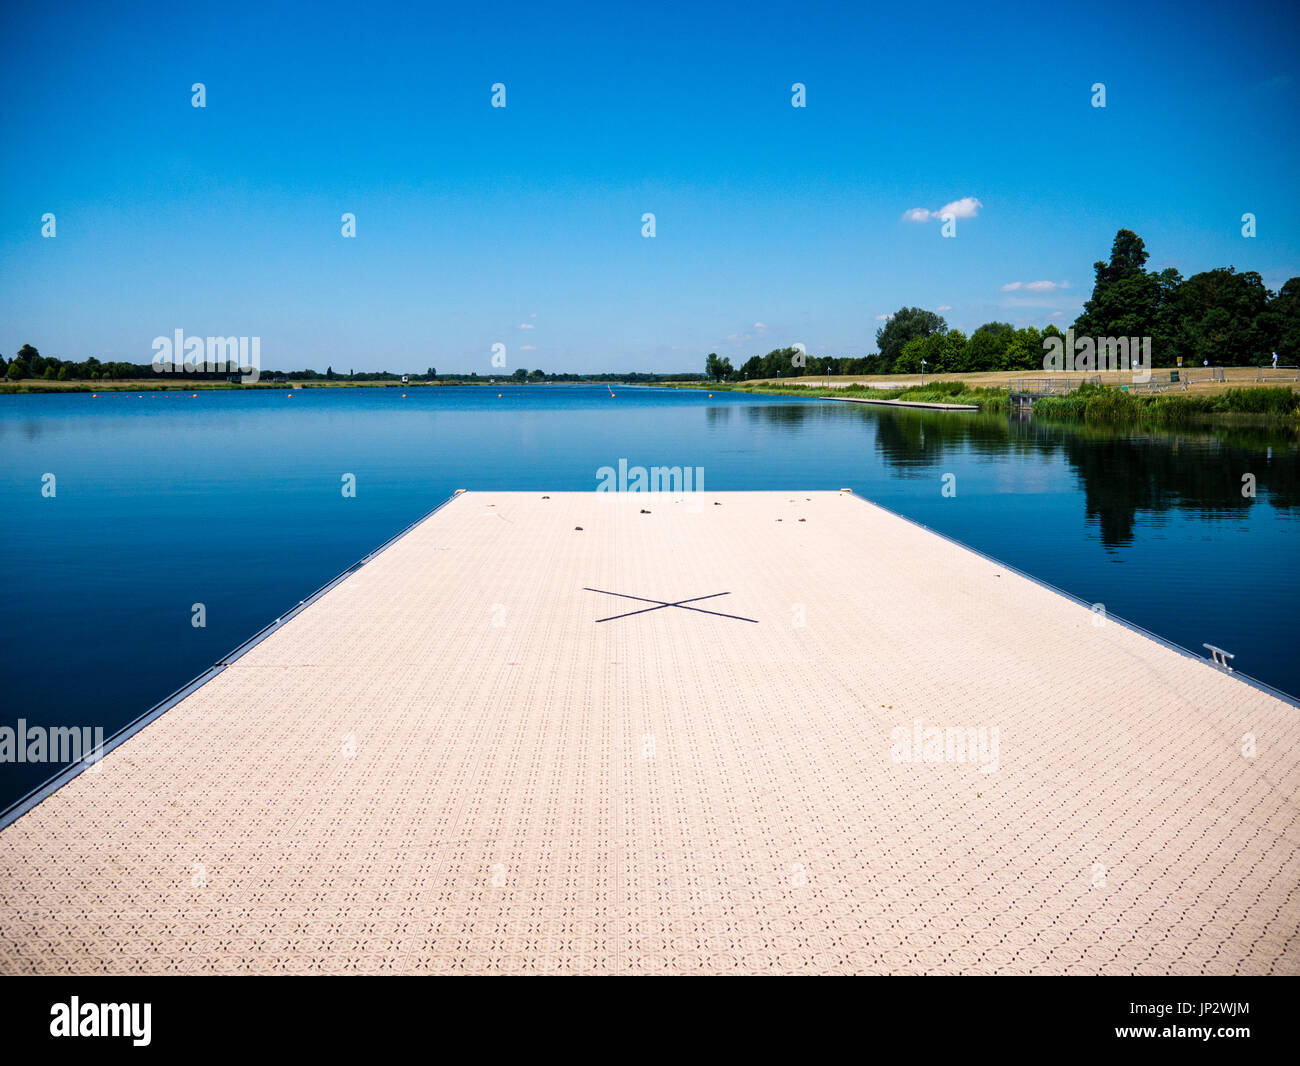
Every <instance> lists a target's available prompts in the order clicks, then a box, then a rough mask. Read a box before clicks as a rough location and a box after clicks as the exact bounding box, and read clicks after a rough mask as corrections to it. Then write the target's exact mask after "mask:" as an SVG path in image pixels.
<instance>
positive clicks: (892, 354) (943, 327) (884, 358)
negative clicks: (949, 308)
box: [876, 307, 948, 374]
mask: <svg viewBox="0 0 1300 1066" xmlns="http://www.w3.org/2000/svg"><path fill="white" fill-rule="evenodd" d="M947 329H948V323H947V322H945V321H944V318H943V315H939V314H935V312H933V311H927V310H925V309H924V308H922V307H900V308H899V309H898V310H897V311H896V312H894V316H893V317H892V318H891V319H890V320H889V321H888V322H886V323H885V324H884V325H883V326H881V327H880V328H879V329H878V330H876V347H877V348H878V349H879V350H880V361H881V363H882V364H883V366H884V373H886V374H887V373H890V372H891V371H892V369H893V366H894V361H895V360H896V359H897V358H898V357H899V356H900V355H902V354H903V346H904V345H906V344H907V342H908V341H910V340H912V339H913V338H916V337H929V336H930V335H931V334H934V333H944V332H946V331H947Z"/></svg>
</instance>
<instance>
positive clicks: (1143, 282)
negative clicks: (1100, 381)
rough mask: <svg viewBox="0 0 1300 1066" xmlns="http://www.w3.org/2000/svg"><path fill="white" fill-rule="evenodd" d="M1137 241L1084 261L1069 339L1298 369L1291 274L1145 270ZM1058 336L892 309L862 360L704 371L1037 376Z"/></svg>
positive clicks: (787, 358) (1199, 359) (776, 355)
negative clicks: (1273, 281)
mask: <svg viewBox="0 0 1300 1066" xmlns="http://www.w3.org/2000/svg"><path fill="white" fill-rule="evenodd" d="M1147 259H1148V254H1147V250H1146V245H1145V243H1144V242H1143V240H1142V238H1141V237H1139V236H1138V235H1137V234H1136V233H1134V232H1133V231H1132V230H1128V229H1122V230H1120V231H1119V232H1118V233H1117V234H1116V235H1115V240H1114V242H1113V243H1112V245H1111V252H1110V259H1109V260H1107V261H1100V260H1099V261H1098V262H1096V263H1094V264H1093V273H1094V282H1093V289H1092V296H1091V298H1090V299H1089V300H1088V301H1087V302H1086V303H1085V304H1084V306H1083V311H1082V313H1081V314H1080V315H1079V317H1078V318H1076V319H1075V321H1074V324H1073V326H1072V327H1071V328H1072V329H1073V330H1074V333H1075V336H1077V337H1150V338H1151V347H1152V363H1153V365H1154V366H1157V367H1172V366H1177V365H1178V360H1179V358H1180V357H1181V359H1182V360H1183V362H1184V364H1185V365H1192V366H1200V365H1201V364H1202V363H1204V362H1207V361H1208V362H1209V363H1210V364H1212V365H1219V366H1265V365H1269V364H1271V363H1272V358H1273V352H1277V354H1278V361H1279V363H1281V364H1284V365H1292V366H1294V365H1300V277H1297V278H1291V279H1290V280H1289V281H1287V282H1286V283H1285V284H1284V285H1283V286H1282V288H1281V289H1280V290H1279V291H1278V292H1276V293H1274V292H1272V291H1271V290H1269V289H1268V288H1267V287H1266V286H1265V285H1264V282H1263V279H1262V278H1261V277H1260V275H1259V274H1258V273H1256V272H1255V271H1244V272H1241V273H1238V272H1237V271H1236V269H1235V268H1233V267H1217V268H1215V269H1214V270H1206V271H1203V272H1201V273H1199V274H1193V275H1192V276H1191V277H1189V278H1184V277H1183V276H1182V275H1181V274H1180V273H1179V272H1178V271H1177V270H1176V269H1174V268H1172V267H1171V268H1168V269H1165V270H1161V271H1149V270H1147V269H1146V264H1147ZM1050 336H1056V337H1063V336H1064V334H1063V333H1062V331H1061V330H1060V329H1059V328H1058V327H1057V326H1055V325H1048V326H1046V327H1045V328H1044V329H1042V330H1039V329H1037V328H1035V327H1033V326H1027V327H1023V328H1021V329H1016V328H1015V327H1014V326H1012V325H1011V323H1009V322H986V323H984V325H982V326H980V327H979V328H978V329H976V330H975V331H974V332H973V333H971V334H970V335H969V336H967V335H966V334H965V333H963V332H962V331H961V330H959V329H949V328H948V323H947V322H946V321H945V320H944V317H943V316H942V315H940V314H938V313H937V312H934V311H928V310H926V309H925V308H921V307H900V308H899V309H898V311H896V312H895V313H894V314H893V315H892V316H890V318H889V320H888V321H887V322H886V323H885V324H884V325H883V326H881V327H880V328H879V329H878V330H877V331H876V348H877V351H876V352H874V353H873V354H871V355H867V356H830V355H819V356H814V355H804V354H803V353H802V352H801V351H800V350H799V349H796V348H777V349H775V350H773V351H770V352H768V353H767V354H766V355H755V356H753V357H751V358H750V359H749V360H747V361H746V362H745V363H743V364H742V365H741V366H740V367H738V368H737V367H733V366H732V364H731V360H730V359H729V358H725V357H724V358H719V357H718V355H717V353H716V352H715V353H710V355H709V356H708V358H707V359H706V360H705V365H704V370H705V374H706V375H707V376H708V377H709V378H711V379H712V380H714V381H752V380H754V379H756V378H775V377H792V376H798V375H801V374H914V373H917V372H918V371H920V370H921V369H922V362H921V361H922V360H924V361H925V364H924V369H925V370H926V371H928V372H931V373H963V372H974V371H985V370H1042V368H1043V355H1044V351H1043V339H1044V338H1045V337H1050Z"/></svg>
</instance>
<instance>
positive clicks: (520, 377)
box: [510, 366, 528, 385]
mask: <svg viewBox="0 0 1300 1066" xmlns="http://www.w3.org/2000/svg"><path fill="white" fill-rule="evenodd" d="M510 376H511V377H512V378H513V379H514V380H515V381H517V382H519V383H520V384H521V385H522V384H523V383H524V382H525V381H527V380H528V371H527V370H525V369H524V368H523V367H522V366H521V367H520V368H519V369H518V370H516V371H515V372H514V373H513V374H511V375H510Z"/></svg>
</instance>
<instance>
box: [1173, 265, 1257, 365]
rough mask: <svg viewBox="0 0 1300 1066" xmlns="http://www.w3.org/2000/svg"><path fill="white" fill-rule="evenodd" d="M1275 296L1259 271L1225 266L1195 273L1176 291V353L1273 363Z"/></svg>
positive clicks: (1227, 362) (1187, 356) (1218, 360)
mask: <svg viewBox="0 0 1300 1066" xmlns="http://www.w3.org/2000/svg"><path fill="white" fill-rule="evenodd" d="M1271 295H1272V294H1271V293H1270V292H1269V291H1268V289H1266V288H1265V287H1264V281H1263V279H1262V278H1261V277H1260V276H1259V275H1258V274H1257V273H1255V272H1254V271H1253V270H1247V271H1244V272H1242V273H1240V274H1238V273H1237V272H1236V270H1234V269H1233V268H1232V267H1219V268H1217V269H1215V270H1206V271H1203V272H1201V273H1200V274H1193V275H1192V276H1191V277H1190V278H1188V279H1187V280H1186V281H1185V282H1183V283H1182V285H1180V286H1179V287H1178V289H1177V291H1176V292H1175V293H1174V294H1173V296H1172V300H1171V305H1170V314H1169V316H1168V319H1169V322H1170V324H1171V325H1172V327H1173V336H1172V340H1173V354H1175V355H1181V356H1182V357H1183V358H1184V359H1190V360H1191V362H1192V364H1193V365H1199V364H1200V363H1202V362H1203V361H1205V360H1209V362H1211V363H1219V364H1224V365H1228V366H1246V365H1250V364H1260V363H1263V362H1264V361H1265V360H1267V361H1269V362H1271V361H1272V357H1271V352H1272V350H1273V346H1274V344H1276V342H1277V332H1278V330H1277V315H1276V313H1275V312H1274V311H1273V308H1272V306H1271V305H1272V303H1274V302H1275V301H1271V300H1270V297H1271Z"/></svg>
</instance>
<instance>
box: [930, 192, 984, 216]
mask: <svg viewBox="0 0 1300 1066" xmlns="http://www.w3.org/2000/svg"><path fill="white" fill-rule="evenodd" d="M983 206H984V205H983V204H982V203H980V202H979V201H978V200H976V199H975V197H973V196H963V197H962V198H961V199H960V200H954V201H953V202H952V203H950V204H944V205H943V206H942V207H941V208H939V210H938V211H936V212H935V215H936V216H937V217H938V218H943V216H944V215H952V217H953V218H974V217H975V216H976V215H977V214H979V210H980V208H981V207H983Z"/></svg>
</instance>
